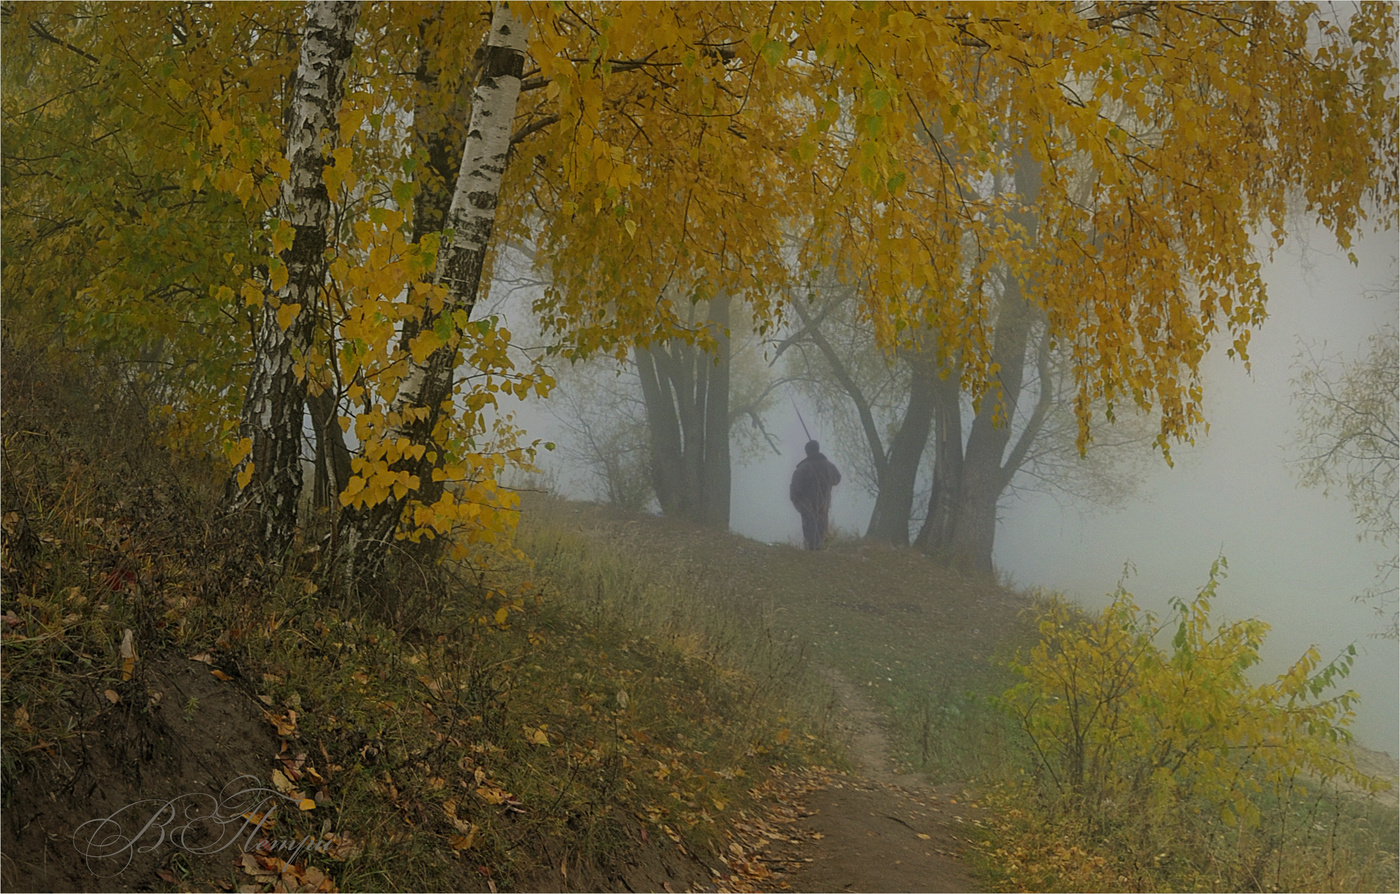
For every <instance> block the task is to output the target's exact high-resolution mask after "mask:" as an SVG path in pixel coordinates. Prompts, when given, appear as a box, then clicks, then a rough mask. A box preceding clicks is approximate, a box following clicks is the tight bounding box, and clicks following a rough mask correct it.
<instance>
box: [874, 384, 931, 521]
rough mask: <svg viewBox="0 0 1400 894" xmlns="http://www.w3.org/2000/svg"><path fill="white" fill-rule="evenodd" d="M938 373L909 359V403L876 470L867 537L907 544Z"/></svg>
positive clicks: (929, 426)
mask: <svg viewBox="0 0 1400 894" xmlns="http://www.w3.org/2000/svg"><path fill="white" fill-rule="evenodd" d="M937 381H938V374H937V373H936V372H934V370H933V365H932V364H931V363H927V362H924V361H921V360H915V361H914V362H913V376H912V377H911V378H910V381H909V403H908V405H907V406H906V407H905V409H904V420H903V421H902V422H901V423H900V426H899V431H898V432H896V433H895V436H894V439H893V440H891V441H890V450H889V454H888V455H887V457H886V461H885V465H884V467H883V468H881V469H880V477H879V483H878V493H877V495H876V497H875V508H874V510H872V511H871V513H870V526H869V527H868V528H867V529H866V532H865V538H866V539H867V540H878V541H882V542H884V543H893V544H895V545H896V546H908V545H909V517H910V516H911V515H912V514H913V511H914V484H915V481H916V480H917V479H918V477H919V461H920V460H922V459H923V456H924V447H925V445H927V444H928V438H929V429H930V428H931V427H932V424H933V411H934V407H935V405H936V401H935V398H934V388H935V385H936V383H937Z"/></svg>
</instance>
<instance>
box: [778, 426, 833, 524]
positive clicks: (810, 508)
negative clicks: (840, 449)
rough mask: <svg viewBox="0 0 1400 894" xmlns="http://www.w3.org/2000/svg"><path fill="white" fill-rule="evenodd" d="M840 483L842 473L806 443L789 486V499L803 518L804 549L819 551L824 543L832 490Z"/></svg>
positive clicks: (811, 443) (815, 446)
mask: <svg viewBox="0 0 1400 894" xmlns="http://www.w3.org/2000/svg"><path fill="white" fill-rule="evenodd" d="M840 483H841V472H840V471H838V470H837V468H836V466H835V465H834V464H833V463H832V462H831V460H829V459H827V458H826V457H825V456H823V455H822V452H821V445H820V444H818V443H817V442H816V441H808V442H807V457H806V458H805V459H803V460H802V461H801V462H799V463H798V464H797V468H796V469H795V470H793V473H792V483H791V484H790V485H788V499H790V500H792V505H793V506H794V507H796V508H797V511H798V512H799V513H800V514H801V515H802V541H803V546H804V547H806V548H807V549H813V550H816V549H821V548H822V547H823V546H824V545H825V542H826V523H827V514H828V513H829V512H830V511H831V489H832V488H833V487H835V486H836V485H838V484H840Z"/></svg>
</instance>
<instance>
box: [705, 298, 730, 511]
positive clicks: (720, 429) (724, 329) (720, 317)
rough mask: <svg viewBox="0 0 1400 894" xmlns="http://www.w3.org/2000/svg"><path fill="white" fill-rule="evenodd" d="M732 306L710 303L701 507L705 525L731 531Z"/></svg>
mask: <svg viewBox="0 0 1400 894" xmlns="http://www.w3.org/2000/svg"><path fill="white" fill-rule="evenodd" d="M729 302H730V298H729V296H728V295H720V296H717V297H715V298H714V299H712V300H711V301H710V325H711V326H712V327H713V328H714V330H715V333H714V335H715V353H714V355H713V356H707V355H705V354H703V353H701V355H700V363H704V362H705V360H706V359H708V360H709V367H710V368H709V387H708V388H707V390H706V397H705V439H704V442H703V444H702V446H703V447H704V450H705V456H704V461H703V463H702V465H701V477H700V506H701V510H700V512H701V519H700V521H701V522H702V523H703V524H706V525H709V526H710V527H713V528H719V529H721V530H726V531H727V530H728V529H729V499H730V476H731V471H730V467H729V425H730V417H729Z"/></svg>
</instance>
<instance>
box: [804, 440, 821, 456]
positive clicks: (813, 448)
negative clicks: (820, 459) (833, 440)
mask: <svg viewBox="0 0 1400 894" xmlns="http://www.w3.org/2000/svg"><path fill="white" fill-rule="evenodd" d="M821 451H822V445H820V444H818V443H817V442H816V441H808V442H807V455H808V456H816V455H817V454H818V453H821Z"/></svg>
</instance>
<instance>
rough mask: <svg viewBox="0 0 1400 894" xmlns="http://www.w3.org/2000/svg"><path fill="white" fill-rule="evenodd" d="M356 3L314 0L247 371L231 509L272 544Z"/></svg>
mask: <svg viewBox="0 0 1400 894" xmlns="http://www.w3.org/2000/svg"><path fill="white" fill-rule="evenodd" d="M359 19H360V3H358V2H310V3H307V5H306V24H305V26H304V28H303V32H302V41H301V59H300V62H299V63H298V65H297V72H296V87H295V89H294V90H293V92H292V96H291V108H290V110H289V115H288V118H289V120H290V126H289V127H288V128H287V151H286V173H285V179H284V180H283V181H282V193H281V200H280V201H279V202H278V206H277V217H278V221H279V223H278V225H277V226H276V227H275V228H274V235H273V238H272V248H273V251H274V252H275V253H276V254H277V256H276V258H275V259H274V260H273V262H272V264H271V266H270V269H269V273H268V290H267V298H266V300H265V301H263V302H262V307H263V312H262V321H261V324H260V325H259V326H258V330H257V333H256V335H255V337H254V348H253V374H252V378H251V380H250V381H249V383H248V393H247V396H246V397H245V398H244V400H243V420H242V424H241V425H240V427H239V432H240V434H241V435H242V440H241V442H240V451H239V452H240V453H241V454H242V455H241V456H240V457H238V459H237V461H236V464H235V466H234V472H233V479H232V480H233V482H234V483H235V485H236V486H237V491H236V493H235V494H234V496H233V499H232V506H233V507H234V508H242V507H245V506H253V507H256V508H257V510H258V515H259V520H260V524H259V529H258V533H259V535H260V537H261V539H262V542H263V544H264V545H265V546H266V547H269V548H271V549H273V550H280V549H282V548H285V545H286V544H288V543H290V541H291V538H292V534H293V532H294V531H295V530H296V525H297V503H298V501H299V500H300V498H301V488H302V480H301V441H302V425H303V421H304V417H305V413H306V392H307V385H306V382H307V375H306V366H305V365H306V361H307V357H308V355H309V353H310V348H311V337H312V333H313V331H314V329H315V327H316V323H317V317H318V315H319V314H320V304H321V290H322V289H323V288H324V286H325V279H326V249H327V245H328V239H327V236H326V226H327V222H328V221H329V219H330V208H331V203H330V194H329V192H328V191H327V189H326V183H325V180H324V179H323V177H322V170H323V168H324V167H325V164H326V159H327V157H329V156H330V154H331V152H332V151H333V150H334V148H335V146H336V136H337V134H338V133H339V130H340V129H339V127H338V126H337V124H336V114H337V112H339V110H340V104H341V98H342V96H343V95H344V88H345V77H346V73H347V72H348V71H349V68H350V57H351V55H352V54H353V52H354V49H355V29H356V26H357V24H358V23H359Z"/></svg>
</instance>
